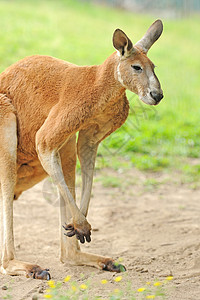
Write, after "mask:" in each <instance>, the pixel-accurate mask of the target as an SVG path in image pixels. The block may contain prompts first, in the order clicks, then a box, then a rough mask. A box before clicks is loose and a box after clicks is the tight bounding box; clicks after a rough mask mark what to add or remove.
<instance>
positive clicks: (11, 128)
mask: <svg viewBox="0 0 200 300" xmlns="http://www.w3.org/2000/svg"><path fill="white" fill-rule="evenodd" d="M16 161H17V122H16V115H15V111H14V107H13V106H12V104H11V103H10V101H9V99H8V98H7V97H6V96H5V95H2V94H0V189H1V191H0V218H1V235H0V238H1V241H0V247H1V251H0V254H1V257H0V272H1V273H3V274H8V275H19V274H25V275H27V277H33V278H40V279H49V278H50V275H49V273H48V272H47V270H44V271H43V270H41V268H40V267H39V266H37V265H32V264H29V263H26V262H22V261H19V260H16V259H15V249H14V235H13V199H14V190H15V185H16V177H17V172H16V169H17V166H16Z"/></svg>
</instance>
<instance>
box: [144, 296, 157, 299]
mask: <svg viewBox="0 0 200 300" xmlns="http://www.w3.org/2000/svg"><path fill="white" fill-rule="evenodd" d="M146 298H147V299H154V298H156V296H155V295H148V296H146Z"/></svg>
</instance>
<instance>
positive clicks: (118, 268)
mask: <svg viewBox="0 0 200 300" xmlns="http://www.w3.org/2000/svg"><path fill="white" fill-rule="evenodd" d="M102 270H105V271H110V272H117V273H120V272H125V271H126V268H125V267H124V266H123V265H121V264H118V263H116V262H114V261H112V260H108V261H106V262H105V263H102Z"/></svg>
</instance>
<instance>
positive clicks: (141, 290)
mask: <svg viewBox="0 0 200 300" xmlns="http://www.w3.org/2000/svg"><path fill="white" fill-rule="evenodd" d="M137 291H138V292H140V293H141V292H144V291H145V288H139V289H138V290H137Z"/></svg>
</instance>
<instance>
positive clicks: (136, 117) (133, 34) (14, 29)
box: [0, 0, 200, 181]
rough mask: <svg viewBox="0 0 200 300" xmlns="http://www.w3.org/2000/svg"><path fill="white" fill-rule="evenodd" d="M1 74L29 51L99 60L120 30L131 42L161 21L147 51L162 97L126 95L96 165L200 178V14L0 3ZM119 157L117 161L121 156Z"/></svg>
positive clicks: (66, 2) (73, 1) (69, 3)
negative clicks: (154, 101)
mask: <svg viewBox="0 0 200 300" xmlns="http://www.w3.org/2000/svg"><path fill="white" fill-rule="evenodd" d="M0 16H1V17H0V41H1V43H0V71H3V70H4V69H5V68H6V67H8V66H9V65H11V64H12V63H14V62H16V61H17V60H19V59H21V58H23V57H25V56H28V55H33V54H45V55H51V56H55V57H57V58H60V59H64V60H67V61H70V62H73V63H76V64H79V65H91V64H101V63H102V62H103V61H104V60H105V59H106V58H107V57H108V56H109V55H110V54H111V53H112V52H113V51H114V49H113V46H112V34H113V32H114V30H115V29H116V28H121V29H122V30H123V31H125V32H126V33H127V35H128V36H129V37H130V38H131V39H132V41H133V43H135V42H137V40H139V39H140V38H141V37H142V35H143V34H144V33H145V31H146V30H147V28H148V27H149V26H150V25H151V23H152V22H153V21H154V20H155V19H157V18H161V19H162V20H163V22H164V32H163V34H162V36H161V38H160V39H159V40H158V41H157V42H156V43H155V45H154V46H153V47H152V49H151V50H150V51H149V54H148V56H149V57H150V59H151V60H152V61H153V62H154V64H155V65H156V66H157V68H156V74H157V76H158V77H159V79H160V81H161V84H162V88H163V90H164V95H165V98H164V99H163V100H162V101H161V103H160V104H159V105H158V106H156V107H155V108H154V107H150V106H147V105H145V104H143V103H141V102H140V101H139V100H138V97H137V96H135V95H133V94H131V93H129V92H128V98H129V99H130V105H131V111H130V115H129V118H128V120H127V121H126V123H125V124H124V125H123V126H122V127H121V128H120V129H119V130H117V131H116V132H115V133H113V134H112V135H111V136H110V137H109V138H107V139H106V140H105V141H104V142H103V143H102V145H101V146H100V148H99V152H98V156H99V158H98V163H97V165H98V166H100V165H101V166H110V167H114V168H118V167H122V166H124V167H132V166H135V167H137V168H139V169H142V170H150V171H170V170H172V169H173V170H174V169H176V170H178V172H180V173H185V174H188V175H189V177H188V178H190V179H189V180H191V181H194V180H198V179H199V175H200V163H199V159H198V158H199V157H200V126H199V124H200V87H199V86H200V15H199V14H191V15H190V16H189V17H180V16H179V17H173V18H170V17H167V18H166V17H165V16H164V17H163V14H162V10H161V11H160V12H156V13H155V12H154V13H152V15H151V14H146V13H145V11H144V12H143V13H134V12H132V11H127V10H125V9H119V8H117V9H115V8H114V7H107V6H106V5H101V4H99V3H98V4H95V3H93V2H92V1H90V2H87V1H78V0H58V1H53V0H52V1H51V0H42V1H39V0H33V1H32V0H28V1H27V0H26V1H25V0H16V1H14V0H13V1H11V0H10V1H0ZM119 157H120V158H119Z"/></svg>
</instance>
